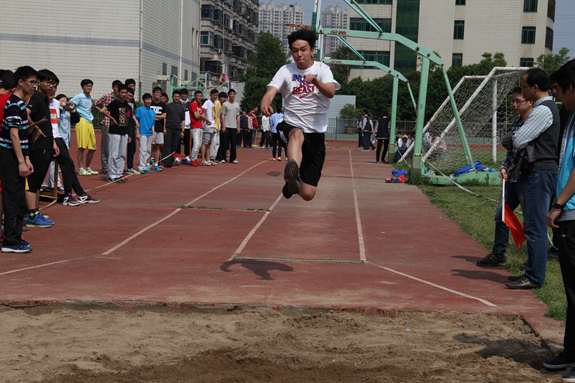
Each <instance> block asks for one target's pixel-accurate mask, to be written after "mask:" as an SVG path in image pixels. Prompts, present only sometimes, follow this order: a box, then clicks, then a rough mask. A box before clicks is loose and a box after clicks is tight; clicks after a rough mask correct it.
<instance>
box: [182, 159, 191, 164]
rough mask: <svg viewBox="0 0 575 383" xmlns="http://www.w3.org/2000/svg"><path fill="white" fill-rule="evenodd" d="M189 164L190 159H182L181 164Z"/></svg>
mask: <svg viewBox="0 0 575 383" xmlns="http://www.w3.org/2000/svg"><path fill="white" fill-rule="evenodd" d="M189 164H190V161H187V160H183V161H182V165H189Z"/></svg>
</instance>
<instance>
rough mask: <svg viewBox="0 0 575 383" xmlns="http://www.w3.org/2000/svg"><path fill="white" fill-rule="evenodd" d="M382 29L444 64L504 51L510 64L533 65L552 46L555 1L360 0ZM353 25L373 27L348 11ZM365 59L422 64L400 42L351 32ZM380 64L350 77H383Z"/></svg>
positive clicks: (399, 65) (401, 66) (408, 66)
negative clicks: (435, 54) (434, 55)
mask: <svg viewBox="0 0 575 383" xmlns="http://www.w3.org/2000/svg"><path fill="white" fill-rule="evenodd" d="M357 2H358V3H359V4H360V6H361V7H362V8H363V9H364V10H365V11H366V12H367V13H368V14H369V15H370V16H371V17H372V18H373V19H374V21H375V22H376V23H377V24H378V25H379V26H380V27H381V28H382V29H383V31H384V32H393V33H398V34H401V35H403V36H405V37H407V38H409V39H411V40H413V41H415V42H417V43H418V44H420V45H422V46H424V47H426V48H428V49H431V50H433V51H435V52H437V53H439V55H440V56H441V58H442V60H443V62H444V63H445V65H446V67H447V68H449V67H451V66H455V65H459V64H463V65H467V64H472V63H477V62H479V61H481V60H482V57H481V56H482V54H483V53H485V52H489V53H492V54H494V53H496V52H502V53H504V54H505V59H506V60H507V63H508V65H509V66H532V65H533V63H534V62H535V60H536V59H537V57H538V56H539V55H541V54H548V53H551V52H552V50H553V23H554V20H555V2H556V0H505V1H501V0H481V1H473V0H467V1H466V0H358V1H357ZM348 20H349V24H348V25H349V29H351V30H363V31H374V30H375V29H374V28H373V27H372V26H371V25H369V24H368V23H367V22H366V21H365V20H364V19H363V18H362V17H361V16H359V14H358V13H356V12H355V11H354V10H353V9H349V10H348ZM347 41H348V42H350V43H351V44H352V45H353V46H354V48H356V49H357V50H358V51H359V52H360V53H362V54H363V55H364V56H365V58H366V59H367V60H371V61H379V62H381V63H382V64H384V65H387V66H390V67H391V68H394V69H396V70H398V71H401V72H404V73H405V72H410V71H414V70H416V69H417V68H418V58H417V55H416V54H415V53H414V52H412V51H411V50H409V49H407V48H405V47H404V46H403V45H401V44H395V43H394V42H389V41H377V40H371V39H360V38H352V37H348V38H347ZM381 75H382V72H381V71H380V70H377V69H358V68H353V69H352V70H351V74H350V77H351V78H355V77H357V76H360V77H362V78H366V79H367V78H375V77H380V76H381Z"/></svg>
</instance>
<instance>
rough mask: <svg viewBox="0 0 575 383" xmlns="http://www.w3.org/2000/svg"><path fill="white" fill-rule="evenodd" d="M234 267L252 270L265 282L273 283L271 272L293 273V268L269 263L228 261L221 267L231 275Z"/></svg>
mask: <svg viewBox="0 0 575 383" xmlns="http://www.w3.org/2000/svg"><path fill="white" fill-rule="evenodd" d="M233 265H241V266H242V267H244V268H246V269H248V270H251V271H253V272H254V274H255V275H257V276H259V277H261V279H263V280H267V281H273V280H274V279H273V278H272V277H271V275H270V273H269V271H270V270H278V271H293V267H291V266H288V265H284V264H283V263H277V262H267V261H261V262H260V261H228V262H224V263H223V264H222V265H221V266H220V270H221V271H223V272H226V273H231V272H232V271H231V270H229V268H230V267H231V266H233Z"/></svg>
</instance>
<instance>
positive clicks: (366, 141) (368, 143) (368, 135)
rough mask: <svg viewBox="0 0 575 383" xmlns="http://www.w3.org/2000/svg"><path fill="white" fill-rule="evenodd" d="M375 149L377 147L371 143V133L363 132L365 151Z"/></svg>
mask: <svg viewBox="0 0 575 383" xmlns="http://www.w3.org/2000/svg"><path fill="white" fill-rule="evenodd" d="M370 148H371V149H375V145H373V144H372V143H371V132H363V149H364V150H369V149H370Z"/></svg>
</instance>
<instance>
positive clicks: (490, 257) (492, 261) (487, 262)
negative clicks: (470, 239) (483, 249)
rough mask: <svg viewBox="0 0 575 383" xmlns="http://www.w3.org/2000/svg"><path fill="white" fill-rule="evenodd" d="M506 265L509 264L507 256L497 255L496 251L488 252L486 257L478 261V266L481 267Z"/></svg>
mask: <svg viewBox="0 0 575 383" xmlns="http://www.w3.org/2000/svg"><path fill="white" fill-rule="evenodd" d="M505 265H507V262H505V258H500V257H498V256H496V255H495V253H494V252H491V253H489V254H487V256H486V257H485V258H483V259H481V260H479V261H477V266H479V267H502V266H505Z"/></svg>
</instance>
